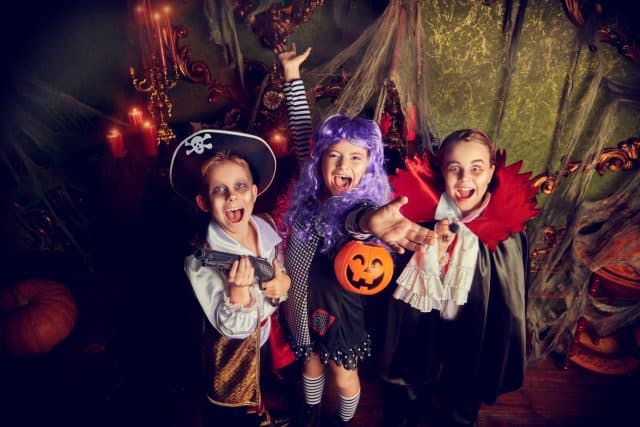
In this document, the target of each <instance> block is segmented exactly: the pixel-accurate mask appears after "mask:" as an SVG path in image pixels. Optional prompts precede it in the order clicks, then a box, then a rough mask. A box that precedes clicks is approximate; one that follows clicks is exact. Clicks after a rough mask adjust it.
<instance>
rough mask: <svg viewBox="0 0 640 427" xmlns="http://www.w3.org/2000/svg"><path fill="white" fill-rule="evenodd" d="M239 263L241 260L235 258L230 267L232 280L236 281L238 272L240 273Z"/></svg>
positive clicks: (230, 278)
mask: <svg viewBox="0 0 640 427" xmlns="http://www.w3.org/2000/svg"><path fill="white" fill-rule="evenodd" d="M238 263H239V260H235V261H233V264H231V268H230V269H229V280H230V281H234V280H235V278H236V274H237V273H238Z"/></svg>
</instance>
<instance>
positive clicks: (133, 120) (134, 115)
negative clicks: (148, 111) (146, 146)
mask: <svg viewBox="0 0 640 427" xmlns="http://www.w3.org/2000/svg"><path fill="white" fill-rule="evenodd" d="M141 123H142V111H140V110H139V109H137V108H136V107H133V108H132V109H131V110H130V111H129V124H130V125H131V126H135V127H138V126H140V124H141Z"/></svg>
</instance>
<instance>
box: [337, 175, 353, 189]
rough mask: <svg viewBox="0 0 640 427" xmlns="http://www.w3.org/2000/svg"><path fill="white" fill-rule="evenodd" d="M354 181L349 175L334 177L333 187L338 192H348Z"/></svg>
mask: <svg viewBox="0 0 640 427" xmlns="http://www.w3.org/2000/svg"><path fill="white" fill-rule="evenodd" d="M352 181H353V180H352V179H351V177H350V176H347V175H334V176H333V186H334V187H335V189H336V190H338V191H347V190H348V189H349V188H350V187H351V182H352Z"/></svg>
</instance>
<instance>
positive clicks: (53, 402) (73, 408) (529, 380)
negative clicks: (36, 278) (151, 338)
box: [0, 346, 640, 427]
mask: <svg viewBox="0 0 640 427" xmlns="http://www.w3.org/2000/svg"><path fill="white" fill-rule="evenodd" d="M108 354H109V352H108V349H105V348H101V347H100V346H97V347H95V346H94V347H88V348H84V349H83V351H81V352H78V353H76V354H75V355H69V354H68V353H67V354H64V353H62V352H57V353H56V352H54V354H52V355H49V356H47V357H45V358H40V359H34V360H20V361H16V360H3V361H0V362H2V365H1V368H2V369H1V370H0V384H1V385H0V390H1V391H2V395H0V408H2V410H1V411H0V425H2V426H3V427H26V426H29V427H31V426H33V427H36V426H44V425H64V426H65V427H76V426H77V427H80V426H82V427H86V426H91V427H96V426H118V427H120V426H127V427H128V426H136V427H138V426H142V427H146V426H153V427H202V424H203V422H202V411H201V408H202V406H201V404H202V400H201V399H200V395H199V392H198V391H197V387H194V385H193V383H192V382H191V381H188V380H187V378H189V377H190V375H191V374H190V372H191V373H193V372H195V371H196V370H195V369H191V368H194V367H193V366H187V367H185V366H183V365H180V366H183V367H184V368H187V369H182V368H181V369H179V370H176V369H172V368H171V366H170V365H165V366H164V369H162V367H160V368H158V366H157V365H156V364H154V362H153V360H151V359H149V360H147V361H146V362H145V360H142V359H140V360H139V361H138V362H141V364H140V365H131V366H134V368H133V369H132V370H129V371H127V370H126V369H122V366H123V363H122V362H123V361H122V360H114V359H110V358H109V357H108ZM175 362H179V361H178V360H176V361H175ZM163 363H164V361H163ZM149 366H151V367H153V369H145V367H147V368H148V367H149ZM175 366H178V365H174V367H175ZM361 377H362V384H363V386H362V398H361V401H360V406H359V408H358V412H357V414H356V417H355V418H354V420H353V422H352V424H351V425H353V426H366V427H377V426H382V425H384V422H383V419H384V409H383V408H384V406H385V405H384V404H385V396H384V393H383V388H382V384H381V383H380V382H379V381H378V380H377V379H376V378H375V376H374V375H372V374H371V373H367V372H364V373H363V375H361ZM191 378H192V377H191ZM638 378H639V377H638V374H637V373H636V374H634V375H626V376H606V375H601V374H596V373H593V372H589V371H586V370H584V369H583V368H580V367H578V366H571V367H570V368H569V369H568V370H566V371H564V370H562V369H560V368H559V367H557V366H556V364H555V363H553V362H552V361H551V360H545V361H544V362H542V363H540V364H539V365H537V366H534V367H531V368H530V369H529V370H528V372H527V374H526V379H525V384H524V387H522V389H520V390H519V391H516V392H512V393H509V394H506V395H503V396H501V397H500V398H499V399H498V401H497V403H496V404H494V405H492V406H486V407H482V408H481V410H480V416H479V420H478V421H479V423H478V425H479V426H482V427H498V426H599V425H602V426H626V425H638V424H637V419H638V410H639V409H640V399H639V398H638V396H639V393H638V390H640V382H639V381H638ZM282 385H283V384H271V385H270V389H269V391H268V392H267V393H266V401H267V402H268V404H269V405H271V406H272V407H274V408H275V409H281V410H282V409H284V410H286V408H287V406H288V405H290V404H291V403H292V401H293V400H295V398H296V397H295V396H294V397H292V396H290V395H289V396H288V395H287V394H286V393H283V392H282V390H283V389H282V388H281V386H282ZM267 388H269V387H267ZM333 394H334V393H332V390H331V388H330V387H329V388H328V389H327V390H326V392H325V400H324V402H323V412H324V413H325V414H331V413H333V411H334V408H335V398H333ZM298 398H299V396H298ZM413 425H416V426H429V425H430V424H429V423H428V421H421V422H420V423H417V424H413Z"/></svg>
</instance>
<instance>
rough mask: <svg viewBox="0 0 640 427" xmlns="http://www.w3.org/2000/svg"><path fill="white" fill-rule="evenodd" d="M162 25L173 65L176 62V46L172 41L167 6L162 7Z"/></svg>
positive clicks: (171, 29) (169, 10)
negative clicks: (163, 24)
mask: <svg viewBox="0 0 640 427" xmlns="http://www.w3.org/2000/svg"><path fill="white" fill-rule="evenodd" d="M164 23H165V25H166V27H167V44H168V45H169V53H170V54H171V61H172V62H173V63H174V64H175V63H176V62H177V61H176V46H175V44H174V40H173V25H172V24H171V8H170V7H169V6H165V7H164Z"/></svg>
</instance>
